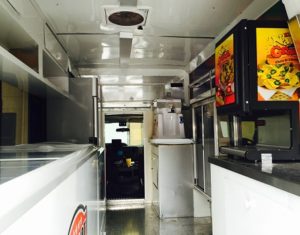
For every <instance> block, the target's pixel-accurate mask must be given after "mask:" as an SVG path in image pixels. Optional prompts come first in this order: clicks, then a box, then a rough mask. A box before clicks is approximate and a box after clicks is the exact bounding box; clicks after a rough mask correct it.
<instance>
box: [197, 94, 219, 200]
mask: <svg viewBox="0 0 300 235" xmlns="http://www.w3.org/2000/svg"><path fill="white" fill-rule="evenodd" d="M193 113H194V115H193V118H194V120H193V123H194V140H195V145H194V153H195V170H196V174H195V177H196V179H197V181H196V185H197V186H198V187H199V188H201V189H202V190H203V191H204V192H205V193H206V194H207V195H211V182H210V181H211V177H210V164H209V162H208V158H209V157H214V156H215V139H214V135H215V134H214V133H215V130H214V127H215V102H214V100H213V99H210V100H206V101H204V102H201V103H200V104H199V105H198V106H195V107H194V110H193Z"/></svg>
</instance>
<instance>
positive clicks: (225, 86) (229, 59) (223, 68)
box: [215, 34, 236, 107]
mask: <svg viewBox="0 0 300 235" xmlns="http://www.w3.org/2000/svg"><path fill="white" fill-rule="evenodd" d="M233 50H234V37H233V34H231V35H230V36H229V37H228V38H226V39H225V40H224V41H223V42H222V43H221V44H220V45H218V46H217V48H216V50H215V80H216V105H217V107H220V106H225V105H229V104H234V103H235V102H236V97H235V91H234V89H235V88H234V51H233Z"/></svg>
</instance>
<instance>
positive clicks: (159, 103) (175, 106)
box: [153, 99, 185, 139]
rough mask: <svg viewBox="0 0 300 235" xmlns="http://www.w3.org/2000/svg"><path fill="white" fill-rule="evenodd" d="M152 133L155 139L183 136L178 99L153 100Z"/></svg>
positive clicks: (179, 137)
mask: <svg viewBox="0 0 300 235" xmlns="http://www.w3.org/2000/svg"><path fill="white" fill-rule="evenodd" d="M153 107H154V128H153V130H154V133H153V138H157V139H181V138H185V134H184V121H183V115H182V113H181V100H180V99H172V100H167V99H159V100H156V101H154V103H153Z"/></svg>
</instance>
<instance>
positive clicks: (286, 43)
mask: <svg viewBox="0 0 300 235" xmlns="http://www.w3.org/2000/svg"><path fill="white" fill-rule="evenodd" d="M256 47H257V48H256V52H257V53H256V57H257V58H256V59H257V100H258V101H293V100H298V99H299V97H300V90H299V87H300V64H299V61H298V58H297V54H296V50H295V47H294V44H293V41H292V38H291V35H290V32H289V29H288V28H256Z"/></svg>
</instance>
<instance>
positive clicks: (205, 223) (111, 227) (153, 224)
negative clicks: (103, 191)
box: [100, 206, 212, 235]
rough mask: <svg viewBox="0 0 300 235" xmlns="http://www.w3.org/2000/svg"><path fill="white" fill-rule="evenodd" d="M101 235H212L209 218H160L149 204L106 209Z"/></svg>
mask: <svg viewBox="0 0 300 235" xmlns="http://www.w3.org/2000/svg"><path fill="white" fill-rule="evenodd" d="M104 227H105V228H103V230H104V231H103V230H102V232H101V233H100V234H101V235H104V234H105V235H106V234H108V235H119V234H122V235H143V234H146V235H156V234H159V235H190V234H191V235H194V234H197V235H212V225H211V219H210V218H171V219H163V220H160V219H159V218H158V216H157V215H156V213H155V211H154V209H153V208H152V207H151V206H146V207H145V208H142V209H130V210H112V211H109V210H108V211H106V215H105V226H104Z"/></svg>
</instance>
